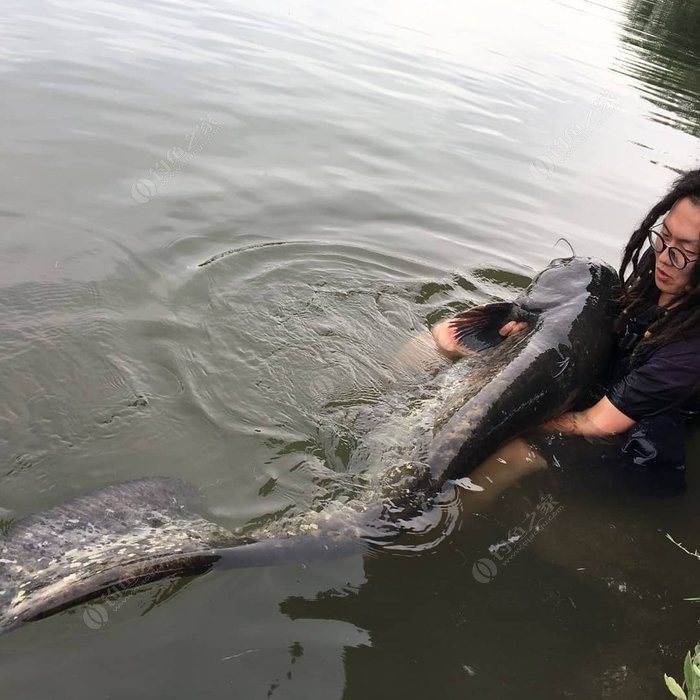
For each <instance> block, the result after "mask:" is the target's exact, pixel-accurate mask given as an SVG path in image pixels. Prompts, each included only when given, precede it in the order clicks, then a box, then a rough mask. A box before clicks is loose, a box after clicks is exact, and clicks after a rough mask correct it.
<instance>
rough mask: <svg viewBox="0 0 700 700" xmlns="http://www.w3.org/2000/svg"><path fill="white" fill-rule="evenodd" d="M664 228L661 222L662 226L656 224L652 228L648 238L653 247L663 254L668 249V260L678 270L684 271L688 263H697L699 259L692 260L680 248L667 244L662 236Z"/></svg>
mask: <svg viewBox="0 0 700 700" xmlns="http://www.w3.org/2000/svg"><path fill="white" fill-rule="evenodd" d="M663 226H664V224H663V222H661V223H660V224H656V226H652V228H651V229H650V230H649V236H648V237H649V243H651V247H652V248H653V249H654V250H655V251H656V252H657V253H663V252H664V250H666V248H668V259H669V260H670V261H671V265H673V267H675V268H676V269H678V270H682V269H683V268H684V267H685V266H686V265H687V264H688V263H691V262H695V261H696V260H697V258H692V259H691V258H689V257H688V256H687V255H686V254H685V253H684V252H683V251H682V250H681V249H680V248H676V247H675V246H670V245H668V243H666V241H665V240H664V237H663V236H662V235H661V229H662V228H663Z"/></svg>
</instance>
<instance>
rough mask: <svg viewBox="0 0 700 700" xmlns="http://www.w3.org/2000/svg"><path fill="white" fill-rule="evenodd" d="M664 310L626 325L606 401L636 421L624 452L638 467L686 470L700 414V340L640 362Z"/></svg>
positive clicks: (653, 309)
mask: <svg viewBox="0 0 700 700" xmlns="http://www.w3.org/2000/svg"><path fill="white" fill-rule="evenodd" d="M664 313H666V310H665V309H661V308H659V307H658V306H653V305H652V306H649V307H647V308H646V309H643V310H642V311H641V312H640V313H638V314H636V315H635V317H634V318H632V319H630V320H629V321H628V323H627V325H626V328H625V331H624V332H623V334H622V336H621V338H620V339H619V343H618V351H617V355H616V358H615V361H614V362H613V368H612V379H611V381H610V382H609V384H608V387H609V388H608V391H607V394H606V395H607V397H608V399H609V401H610V403H612V405H613V406H615V408H617V409H618V410H619V411H621V412H622V413H624V414H625V415H626V416H627V417H629V418H631V419H632V420H634V421H636V425H635V426H633V427H632V428H631V429H630V431H629V432H628V433H627V435H626V436H625V439H626V442H625V445H624V448H623V452H624V453H625V455H626V457H627V459H628V461H629V462H630V463H631V464H633V465H634V466H641V467H649V468H652V469H658V468H660V467H663V468H672V469H676V470H682V469H684V465H685V448H684V442H685V419H686V416H687V415H688V414H689V413H695V412H698V409H700V336H696V337H690V338H679V339H678V340H674V341H672V342H669V343H666V344H664V345H662V346H661V347H658V348H656V349H654V350H652V351H651V352H650V353H649V354H648V355H642V356H641V358H635V356H634V354H633V352H634V349H635V348H636V347H637V345H638V343H639V342H640V341H641V339H642V337H643V335H644V332H645V331H646V329H647V328H648V327H649V325H651V323H653V322H654V321H655V320H657V319H659V318H660V317H661V316H662V315H663V314H664Z"/></svg>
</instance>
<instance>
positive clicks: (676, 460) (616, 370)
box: [433, 170, 700, 473]
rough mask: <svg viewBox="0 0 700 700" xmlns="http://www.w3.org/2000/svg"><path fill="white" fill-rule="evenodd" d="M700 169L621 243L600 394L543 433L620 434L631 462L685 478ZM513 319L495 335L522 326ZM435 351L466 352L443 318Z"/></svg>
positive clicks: (695, 349) (699, 276)
mask: <svg viewBox="0 0 700 700" xmlns="http://www.w3.org/2000/svg"><path fill="white" fill-rule="evenodd" d="M699 246H700V170H693V171H690V172H688V173H686V174H684V175H683V176H681V177H680V178H678V180H676V182H675V183H674V184H673V186H672V188H671V190H670V191H669V192H668V194H666V196H665V197H664V198H663V199H662V200H661V201H660V202H658V204H656V205H655V206H654V207H652V209H651V210H650V211H649V213H648V214H647V216H646V217H645V218H644V220H643V221H642V223H641V225H640V226H639V228H638V229H637V230H636V231H635V232H634V233H633V234H632V237H631V238H630V240H629V242H628V243H627V245H626V247H625V251H624V254H623V257H622V264H621V266H620V280H621V282H622V287H623V298H622V299H621V306H620V309H621V310H620V314H619V316H618V319H617V322H616V333H617V338H618V342H617V349H616V354H615V356H614V359H613V362H612V366H611V368H610V379H609V381H608V384H607V388H606V392H605V395H604V396H603V397H602V398H600V399H599V400H598V401H597V402H596V403H594V405H592V406H591V407H590V408H587V409H586V410H582V411H575V412H570V413H565V414H564V415H562V416H559V417H558V418H556V419H554V420H552V421H549V422H548V423H546V424H544V425H543V426H542V427H543V428H544V429H545V430H548V431H551V432H559V433H562V434H565V435H584V436H588V437H609V436H612V435H622V434H624V442H623V444H624V446H623V452H624V454H625V455H626V457H627V459H628V461H629V462H631V464H633V465H636V466H642V467H649V468H651V469H653V470H654V471H656V470H659V469H662V470H663V471H667V470H671V471H677V472H681V473H682V472H683V471H684V469H685V466H684V462H685V454H684V437H685V430H684V422H685V416H686V415H687V413H688V412H696V411H697V410H698V409H700V265H698V262H697V260H698V252H699ZM525 327H526V324H524V323H521V322H514V321H511V322H510V323H508V324H506V325H505V326H504V327H503V328H501V331H500V332H501V335H504V336H506V335H510V334H511V333H517V332H520V331H521V330H523V329H524V328H525ZM433 337H434V339H435V342H436V344H437V346H438V348H439V349H440V350H441V351H442V352H443V353H444V354H448V355H451V356H456V355H458V354H464V353H463V352H462V351H461V350H460V347H459V341H458V340H457V338H455V337H454V333H453V330H452V328H451V325H450V323H449V321H447V322H442V323H439V324H437V325H436V326H435V327H434V328H433Z"/></svg>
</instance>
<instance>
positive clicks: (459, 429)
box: [414, 257, 619, 487]
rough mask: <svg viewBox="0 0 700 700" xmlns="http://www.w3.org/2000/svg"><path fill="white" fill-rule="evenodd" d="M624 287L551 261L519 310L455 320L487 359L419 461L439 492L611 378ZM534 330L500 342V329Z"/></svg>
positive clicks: (603, 272) (587, 269)
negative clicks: (516, 325)
mask: <svg viewBox="0 0 700 700" xmlns="http://www.w3.org/2000/svg"><path fill="white" fill-rule="evenodd" d="M618 294H619V282H618V277H617V274H616V273H615V271H614V270H613V269H612V268H611V267H610V266H609V265H607V264H606V263H604V262H602V261H600V260H595V259H592V258H583V257H572V258H566V259H560V260H554V261H552V263H551V264H550V265H549V266H548V267H547V268H546V269H545V270H543V271H542V272H541V273H540V274H539V275H537V277H535V279H534V280H533V281H532V283H531V284H530V286H529V287H528V288H527V289H526V290H525V292H524V293H523V294H522V295H520V296H519V297H518V298H517V299H516V300H515V301H514V302H513V303H512V304H494V305H487V306H485V307H477V308H476V309H473V310H471V311H468V312H466V313H465V314H462V315H461V316H460V317H457V318H456V319H455V320H454V327H455V331H456V333H457V336H458V337H459V338H460V340H461V341H462V343H463V344H464V345H465V346H467V347H469V346H472V347H475V348H476V349H478V350H480V351H481V352H482V353H484V354H486V353H488V357H485V358H484V360H485V367H484V369H483V370H482V371H481V372H480V373H477V375H476V376H472V377H469V378H468V381H467V378H465V386H464V387H463V388H462V389H461V391H460V388H459V387H458V388H457V389H456V392H455V393H456V397H454V398H452V400H451V401H448V402H447V405H446V406H445V407H444V410H443V412H442V415H439V416H438V418H437V419H436V421H435V429H434V431H433V433H432V435H430V436H428V439H427V440H425V441H423V442H422V444H421V445H420V446H419V447H418V449H417V450H416V452H415V453H414V459H415V460H416V461H418V462H421V463H424V464H427V465H428V467H429V469H430V471H431V474H432V476H433V478H434V479H435V481H436V482H437V486H438V487H440V486H442V484H444V482H445V481H447V480H448V479H457V478H460V477H463V476H466V475H468V474H469V473H470V472H471V470H473V469H474V468H475V467H476V466H478V465H479V464H480V463H481V462H482V461H483V460H484V459H486V458H487V457H488V456H489V455H491V454H493V452H495V450H496V449H497V448H498V447H499V446H500V445H501V444H503V443H504V442H506V441H507V440H510V439H512V438H513V437H515V436H517V435H518V434H520V433H522V432H523V431H525V430H527V429H528V428H532V427H534V426H536V425H538V424H540V423H542V422H543V421H546V420H548V419H550V418H553V417H555V416H557V415H560V414H561V413H563V412H565V411H566V410H567V409H568V408H570V407H571V405H572V404H573V402H574V401H575V400H576V399H577V398H578V397H579V396H580V395H581V393H582V392H583V391H585V390H586V389H588V388H590V387H592V386H594V385H596V383H598V382H600V381H601V380H602V378H603V376H604V375H605V372H606V369H607V366H608V363H609V360H610V355H611V351H612V347H613V338H614V335H613V321H614V318H615V313H616V298H617V296H618ZM509 320H524V321H526V322H527V323H528V325H529V329H528V331H527V332H526V333H525V334H515V335H513V336H509V337H508V338H506V339H503V338H501V337H500V336H499V334H498V329H499V328H500V327H501V326H502V325H503V324H504V323H506V322H507V321H509Z"/></svg>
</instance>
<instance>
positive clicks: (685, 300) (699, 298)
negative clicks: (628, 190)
mask: <svg viewBox="0 0 700 700" xmlns="http://www.w3.org/2000/svg"><path fill="white" fill-rule="evenodd" d="M685 197H689V198H690V201H691V202H693V204H695V205H696V206H698V207H700V169H699V170H690V171H688V172H687V173H684V174H683V175H681V176H680V177H679V178H678V179H677V180H676V181H675V182H674V183H673V186H672V187H671V189H670V190H669V191H668V193H667V194H666V195H665V196H664V198H663V199H662V200H661V201H659V202H658V203H657V204H655V205H654V206H653V207H652V208H651V209H650V210H649V213H648V214H647V215H646V216H645V217H644V220H643V221H642V223H641V224H640V225H639V228H637V230H636V231H635V232H634V233H633V234H632V236H631V237H630V239H629V242H628V243H627V245H626V246H625V251H624V253H623V256H622V263H621V264H620V270H619V275H620V283H621V286H622V298H621V302H622V312H621V313H620V315H619V316H618V318H617V322H616V325H615V330H616V331H617V332H618V333H620V332H622V330H623V328H624V327H625V324H626V320H627V318H628V317H630V316H631V315H633V314H634V312H635V311H637V310H638V309H639V308H640V307H642V306H644V305H645V304H648V303H649V302H650V301H656V300H658V297H659V291H658V289H657V287H656V284H655V282H654V267H655V256H654V255H653V254H649V255H642V257H641V260H640V252H641V251H642V250H643V248H644V247H645V245H646V244H647V241H648V235H649V230H650V229H651V227H652V226H653V225H654V224H655V223H656V222H657V221H658V220H659V218H660V217H661V216H663V215H664V214H666V213H667V212H668V211H670V210H671V207H673V205H674V204H675V203H676V202H678V201H679V200H681V199H683V198H685ZM630 267H631V268H632V269H631V271H630V270H628V268H630ZM698 333H700V265H696V266H695V267H694V268H693V272H692V275H691V279H690V289H689V290H688V291H686V292H684V294H683V295H682V296H681V297H680V299H679V302H678V303H677V304H676V305H675V306H674V307H673V308H672V309H669V310H668V312H667V313H666V314H664V315H663V316H661V318H659V319H658V320H657V321H656V322H654V323H652V324H651V326H649V329H648V330H647V332H646V333H645V334H644V337H643V338H642V340H641V341H640V342H639V343H638V344H637V347H636V348H635V351H634V354H635V355H639V354H647V353H649V352H651V351H652V350H654V349H655V348H657V347H659V346H661V345H663V344H664V343H666V342H668V341H669V340H672V339H677V338H679V337H683V336H685V337H688V336H692V335H696V334H698Z"/></svg>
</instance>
